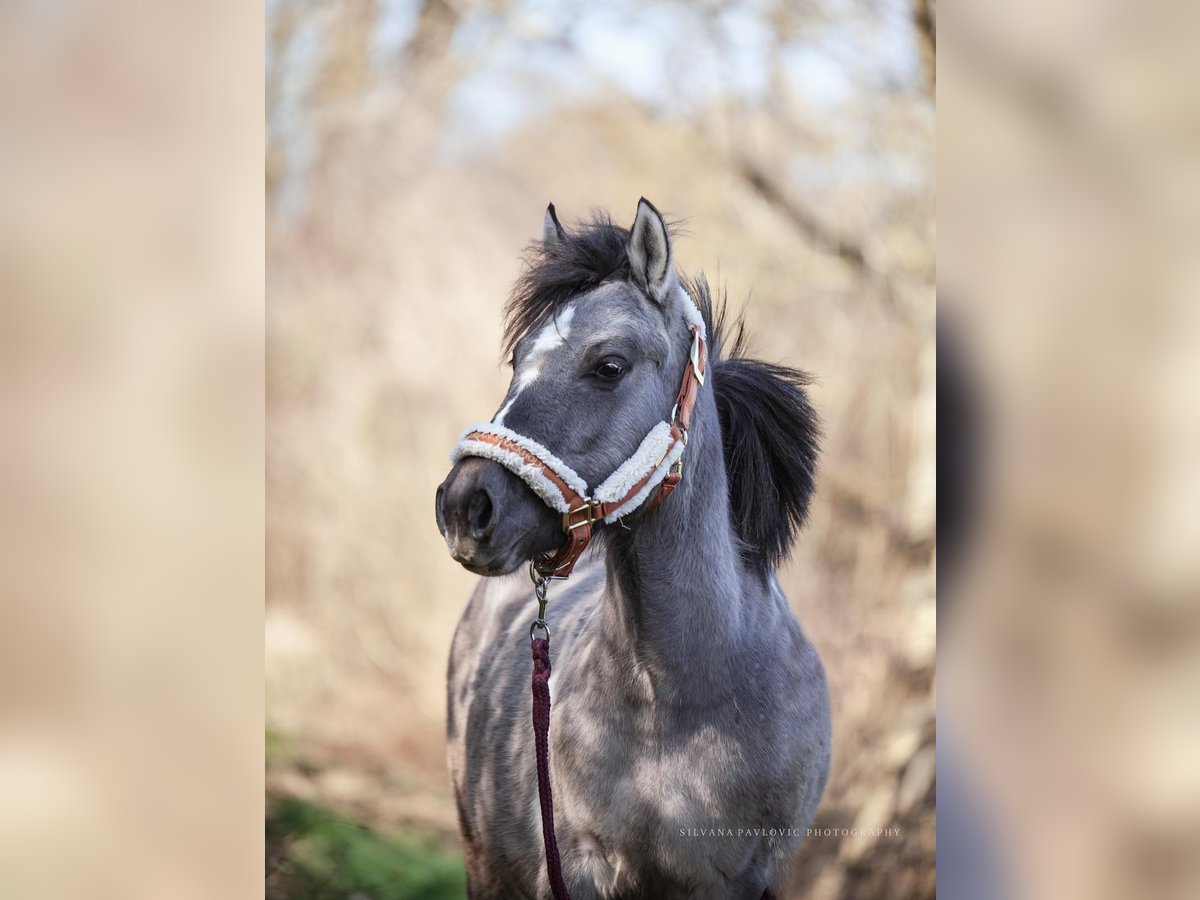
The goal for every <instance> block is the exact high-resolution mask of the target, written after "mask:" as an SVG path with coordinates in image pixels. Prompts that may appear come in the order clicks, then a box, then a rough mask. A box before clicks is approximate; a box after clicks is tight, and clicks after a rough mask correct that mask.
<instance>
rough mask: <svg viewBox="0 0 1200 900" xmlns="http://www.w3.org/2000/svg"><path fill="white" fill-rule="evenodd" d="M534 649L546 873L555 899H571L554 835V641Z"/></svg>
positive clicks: (535, 716) (536, 643) (538, 643)
mask: <svg viewBox="0 0 1200 900" xmlns="http://www.w3.org/2000/svg"><path fill="white" fill-rule="evenodd" d="M530 647H531V648H532V649H533V743H534V748H535V751H536V753H537V781H538V800H539V802H540V803H541V807H542V840H543V841H545V844H546V872H547V874H548V875H549V876H550V890H551V891H552V892H553V893H554V900H571V895H570V894H569V893H567V885H566V882H564V881H563V877H562V861H561V860H559V858H558V841H557V840H556V839H555V837H554V796H553V795H552V794H551V793H550V643H549V641H547V639H546V638H534V639H533V640H532V641H530Z"/></svg>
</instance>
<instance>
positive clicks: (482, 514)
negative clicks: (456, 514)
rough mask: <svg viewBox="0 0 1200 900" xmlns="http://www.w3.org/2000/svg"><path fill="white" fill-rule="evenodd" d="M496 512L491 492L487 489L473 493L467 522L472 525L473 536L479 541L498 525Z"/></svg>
mask: <svg viewBox="0 0 1200 900" xmlns="http://www.w3.org/2000/svg"><path fill="white" fill-rule="evenodd" d="M494 513H495V510H494V508H493V506H492V497H491V494H489V493H488V492H487V491H486V490H478V491H476V492H475V493H474V494H472V495H471V502H470V504H469V505H468V506H467V522H468V523H470V526H471V537H473V538H475V540H477V541H478V540H483V539H484V538H486V537H488V536H489V535H490V534H491V533H492V530H493V529H494V528H495V527H496V520H495V516H494Z"/></svg>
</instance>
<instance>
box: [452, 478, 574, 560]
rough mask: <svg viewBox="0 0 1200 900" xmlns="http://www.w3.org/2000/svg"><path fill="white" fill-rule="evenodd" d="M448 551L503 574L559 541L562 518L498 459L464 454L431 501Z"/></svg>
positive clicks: (460, 558)
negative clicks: (496, 460)
mask: <svg viewBox="0 0 1200 900" xmlns="http://www.w3.org/2000/svg"><path fill="white" fill-rule="evenodd" d="M434 511H435V514H436V516H437V524H438V530H439V531H441V533H442V537H443V538H444V539H445V541H446V546H447V547H448V548H449V550H450V555H451V556H452V557H454V560H455V561H456V562H458V563H460V564H461V565H462V566H463V568H465V569H467V570H468V571H470V572H474V573H475V574H476V575H507V574H508V573H509V572H512V571H514V570H515V569H517V568H518V567H519V566H521V565H524V564H527V563H528V562H529V560H530V559H531V558H533V557H534V556H535V555H537V554H538V553H542V552H545V551H547V550H552V549H554V548H555V547H557V546H558V545H559V544H561V543H562V540H563V534H562V521H561V520H562V517H561V516H559V515H558V514H556V513H555V512H554V511H553V510H551V509H549V508H548V507H547V506H546V505H545V504H544V503H543V502H542V501H541V499H540V498H539V497H538V496H537V495H536V494H534V493H533V491H531V490H530V489H529V487H528V486H526V484H525V483H524V482H523V481H521V479H520V478H518V477H517V476H515V475H514V474H513V473H512V472H510V471H509V470H508V469H506V468H504V466H502V465H500V464H499V463H497V462H494V461H492V460H488V459H482V458H479V457H473V456H472V457H464V458H463V459H460V460H459V461H458V462H457V463H455V464H454V467H453V468H452V469H451V470H450V474H449V475H447V476H446V480H445V481H443V482H442V483H441V485H440V486H439V487H438V489H437V496H436V498H435V500H434Z"/></svg>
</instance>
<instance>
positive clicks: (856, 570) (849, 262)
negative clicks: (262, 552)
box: [266, 0, 936, 898]
mask: <svg viewBox="0 0 1200 900" xmlns="http://www.w3.org/2000/svg"><path fill="white" fill-rule="evenodd" d="M266 46H267V58H266V85H267V87H266V115H267V128H268V136H267V170H266V208H267V225H266V244H267V267H268V275H267V286H268V309H267V328H268V343H267V373H266V378H267V490H268V509H267V521H266V526H267V607H266V665H267V792H268V810H267V812H268V822H267V828H268V830H267V891H268V894H269V895H271V896H275V897H307V896H313V897H316V896H321V897H325V896H352V895H354V896H369V897H372V898H409V897H412V898H416V897H422V898H440V897H446V898H449V897H461V896H463V876H462V872H461V864H460V862H459V858H458V850H457V833H456V825H455V817H454V811H453V803H452V796H451V790H450V785H449V779H448V775H447V771H446V765H445V759H444V682H445V666H446V658H447V652H448V648H449V644H450V637H451V634H452V631H453V628H454V626H455V623H456V621H457V619H458V616H459V615H460V613H461V611H462V609H463V606H464V604H465V601H466V598H467V596H468V594H469V592H470V590H471V586H472V584H473V582H474V576H471V575H469V574H468V573H466V572H465V571H463V570H462V569H460V568H459V567H458V566H457V565H456V564H455V563H453V562H452V561H451V559H450V558H449V556H448V554H447V553H446V550H445V546H444V544H443V543H442V541H441V539H440V537H439V535H438V533H437V529H436V527H435V524H434V519H433V509H432V502H433V496H434V489H435V487H436V486H437V484H438V483H439V482H440V481H441V479H442V478H443V477H444V476H445V473H446V471H447V470H448V462H447V453H448V451H449V448H450V447H451V446H452V444H453V443H454V441H455V439H456V438H457V436H458V435H459V433H460V431H461V429H462V427H463V426H464V425H465V424H467V423H469V422H472V421H478V420H479V419H481V418H486V417H487V416H489V415H490V414H491V413H492V412H493V411H494V409H495V407H496V406H497V405H498V402H499V400H500V399H501V398H502V396H503V393H504V391H505V389H506V386H507V370H506V369H505V368H504V367H503V366H502V365H501V360H500V358H499V335H500V326H501V321H500V311H501V306H502V303H503V301H504V298H505V296H506V294H507V291H508V288H509V286H510V284H511V283H512V281H513V279H514V277H515V276H516V274H517V272H518V271H519V265H520V253H521V251H522V249H523V248H524V246H525V244H526V243H527V242H528V241H529V240H530V239H532V238H534V237H535V236H537V235H539V234H540V223H541V218H542V213H543V210H544V209H545V206H546V204H547V202H549V201H553V202H554V203H555V204H556V206H557V209H558V211H559V215H560V217H562V219H563V221H564V223H566V224H568V226H569V225H570V223H571V222H572V221H573V220H574V219H575V218H577V217H585V216H587V215H588V213H589V210H590V209H591V208H593V207H600V208H605V209H607V210H609V211H610V212H611V213H612V215H613V216H614V218H615V219H616V220H617V221H618V222H621V223H624V224H626V225H628V224H630V223H631V221H632V217H633V213H634V211H635V207H636V203H637V199H638V197H639V196H641V195H645V196H647V197H648V198H650V199H651V200H652V201H653V202H654V203H655V204H656V205H658V206H659V208H661V209H663V210H664V212H666V213H667V215H668V216H669V217H672V218H674V219H677V220H679V221H680V222H681V228H680V229H678V230H677V232H676V235H677V241H676V254H677V260H678V264H679V267H680V268H681V270H682V271H685V272H695V271H697V270H704V271H705V272H706V273H707V274H708V275H709V277H710V279H711V280H713V281H714V282H719V283H721V284H723V285H724V286H726V287H727V288H728V291H729V297H730V302H731V304H732V305H733V306H734V308H735V309H736V308H740V307H741V306H742V304H743V303H745V302H747V300H748V305H747V306H746V314H747V318H748V321H749V325H750V329H751V333H752V336H753V342H752V343H753V346H754V349H755V350H756V352H757V354H758V355H759V356H761V357H762V358H765V359H768V360H772V361H780V362H784V363H786V364H789V365H794V366H797V367H800V368H803V369H805V370H807V371H809V372H811V373H812V374H813V376H814V377H815V385H814V387H813V389H812V396H813V401H814V403H815V405H816V407H817V409H818V410H819V412H820V414H821V416H822V418H823V420H824V426H825V439H824V452H823V456H822V466H821V471H820V478H819V487H818V492H817V496H816V500H815V504H814V508H813V513H812V518H811V521H810V523H809V525H808V527H807V529H806V530H805V532H804V533H803V534H802V536H801V539H800V541H799V543H798V545H797V548H796V551H795V553H794V554H793V557H792V559H791V561H790V563H789V564H788V565H787V566H786V567H785V569H784V570H783V572H782V573H781V577H782V581H783V584H784V587H785V589H786V591H787V592H788V595H789V596H790V598H791V600H792V603H793V605H794V608H795V611H796V612H797V614H798V615H799V617H800V618H801V620H802V622H803V623H804V626H805V628H806V629H807V631H808V633H809V635H810V636H811V638H812V639H813V641H814V642H815V643H816V645H817V647H818V649H819V650H820V652H821V655H822V657H823V659H824V661H825V665H826V668H827V670H828V674H829V683H830V691H831V694H832V699H833V709H834V750H833V755H834V765H833V772H832V776H831V779H830V783H829V787H828V790H827V792H826V796H825V800H824V802H823V803H822V805H821V808H820V812H819V813H818V816H817V819H816V821H815V822H814V823H813V824H814V827H818V828H821V829H822V833H821V835H819V836H816V837H813V838H811V839H809V840H808V841H806V843H805V845H804V847H803V850H802V852H801V854H800V856H799V858H798V859H797V861H796V865H795V870H794V872H793V878H792V883H793V886H792V891H791V893H790V894H789V896H795V897H799V896H805V897H814V898H851V897H853V898H860V897H889V898H895V897H932V896H933V895H934V857H935V839H934V747H933V742H934V696H933V681H934V644H935V621H934V543H935V542H934V537H935V536H934V527H935V478H934V443H935V410H936V403H935V385H936V379H935V374H936V373H935V362H936V356H935V348H934V325H935V311H934V247H933V244H934V222H933V215H934V102H933V89H934V82H933V74H934V72H933V50H934V31H933V24H932V14H931V10H930V8H929V6H927V5H926V4H925V3H924V2H921V0H916V2H913V3H909V2H907V0H874V2H868V3H858V4H845V3H840V2H833V0H829V2H825V0H811V2H800V3H794V2H771V0H763V2H746V3H735V2H730V3H723V2H700V3H685V2H670V0H663V2H653V3H644V2H614V3H606V4H594V3H583V2H574V3H573V2H559V3H542V2H526V0H512V2H472V0H450V2H446V0H430V2H421V0H346V2H319V0H271V2H269V3H268V6H267V44H266Z"/></svg>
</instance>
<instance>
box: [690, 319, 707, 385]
mask: <svg viewBox="0 0 1200 900" xmlns="http://www.w3.org/2000/svg"><path fill="white" fill-rule="evenodd" d="M701 340H702V338H701V337H700V332H699V331H697V332H695V333H694V334H693V335H692V349H691V352H690V353H689V354H688V360H689V361H690V362H691V364H692V372H693V373H694V374H695V376H696V380H697V381H698V382H700V385H701V386H703V385H704V373H703V372H701V371H700V341H701Z"/></svg>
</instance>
